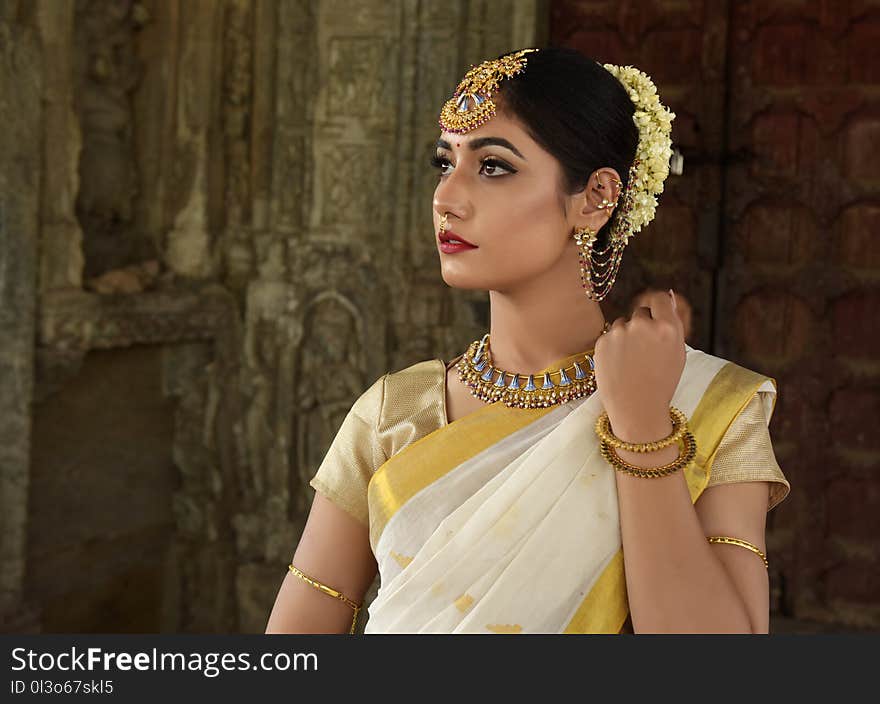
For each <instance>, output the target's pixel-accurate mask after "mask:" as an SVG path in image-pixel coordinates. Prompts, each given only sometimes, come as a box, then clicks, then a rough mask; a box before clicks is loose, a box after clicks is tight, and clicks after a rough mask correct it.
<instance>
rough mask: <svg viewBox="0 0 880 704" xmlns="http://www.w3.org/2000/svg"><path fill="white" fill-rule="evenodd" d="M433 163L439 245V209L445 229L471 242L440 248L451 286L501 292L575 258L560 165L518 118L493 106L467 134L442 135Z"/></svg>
mask: <svg viewBox="0 0 880 704" xmlns="http://www.w3.org/2000/svg"><path fill="white" fill-rule="evenodd" d="M432 161H433V164H434V166H435V167H437V168H438V171H439V174H440V176H439V182H438V184H437V188H436V189H435V191H434V201H433V216H434V238H435V242H436V244H437V246H438V249H439V239H438V234H439V232H440V216H441V215H442V214H443V213H448V219H447V224H446V231H447V234H449V233H450V231H451V233H454V234H455V235H459V236H460V238H464V239H465V240H466V241H467V242H470V243H472V244H474V245H476V248H475V249H466V250H464V251H459V252H454V253H446V252H443V251H440V267H441V273H442V276H443V280H444V281H445V282H446V283H447V284H448V285H449V286H453V287H456V288H464V289H484V290H494V291H502V292H503V291H506V290H510V289H511V288H513V287H515V286H518V285H521V284H523V283H527V282H528V281H530V280H532V279H534V278H536V277H539V276H541V275H542V274H546V273H548V272H551V271H552V270H553V269H554V268H555V267H554V265H555V264H557V263H559V262H560V260H561V259H562V258H563V257H570V258H571V261H573V262H576V261H577V251H576V249H575V244H574V240H573V239H572V237H571V233H572V227H573V226H572V224H571V223H569V222H568V221H567V218H566V214H565V213H564V212H563V196H561V194H560V193H559V187H558V183H559V181H560V173H561V168H560V166H559V163H558V162H557V161H556V159H555V158H554V157H553V156H551V155H550V154H549V153H548V152H546V151H545V150H544V149H543V148H541V147H540V146H538V144H537V143H536V142H535V141H534V140H532V138H531V137H529V135H528V134H527V133H526V131H525V129H524V128H523V127H522V126H521V125H520V124H519V122H518V121H517V120H515V119H514V118H512V117H509V116H507V115H505V114H503V112H502V111H501V110H500V109H499V110H498V112H497V114H496V115H495V116H494V117H492V119H490V120H489V121H488V122H486V123H484V124H482V125H480V127H478V128H477V129H474V130H472V131H470V132H468V133H467V134H463V135H459V134H453V133H451V132H445V131H444V132H441V133H440V139H439V140H438V142H437V148H436V153H435V158H434V159H433V160H432ZM569 204H570V205H573V204H575V200H572V201H571V203H569ZM568 212H569V213H571V212H572V211H571V209H569V211H568ZM453 236H454V235H453ZM569 283H570V284H571V285H577V283H578V281H577V280H575V281H572V282H569Z"/></svg>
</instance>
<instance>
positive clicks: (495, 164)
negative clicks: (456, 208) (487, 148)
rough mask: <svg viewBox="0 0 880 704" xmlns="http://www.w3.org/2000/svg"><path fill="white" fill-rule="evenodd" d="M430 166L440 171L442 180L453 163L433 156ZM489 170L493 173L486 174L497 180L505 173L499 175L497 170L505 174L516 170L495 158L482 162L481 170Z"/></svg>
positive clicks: (488, 158) (443, 157)
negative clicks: (446, 169) (447, 168)
mask: <svg viewBox="0 0 880 704" xmlns="http://www.w3.org/2000/svg"><path fill="white" fill-rule="evenodd" d="M430 164H431V166H432V167H434V168H435V169H439V170H440V178H443V177H444V176H446V175H447V173H446V172H445V171H444V169H445V168H446V167H447V166H451V165H452V163H451V162H450V161H449V159H447V158H446V157H445V156H441V155H440V154H432V155H431V160H430ZM484 168H489V169H492V171H491V172H485V173H486V175H487V176H489V177H490V178H497V177H498V176H504V173H498V172H497V169H499V168H500V169H502V170H503V171H504V172H506V173H508V174H515V173H516V170H515V169H513V168H511V167H510V166H508V165H507V164H505V163H504V162H503V161H500V160H499V159H495V158H493V157H486V158H485V159H483V160H482V161H481V162H480V169H481V171H482V169H484Z"/></svg>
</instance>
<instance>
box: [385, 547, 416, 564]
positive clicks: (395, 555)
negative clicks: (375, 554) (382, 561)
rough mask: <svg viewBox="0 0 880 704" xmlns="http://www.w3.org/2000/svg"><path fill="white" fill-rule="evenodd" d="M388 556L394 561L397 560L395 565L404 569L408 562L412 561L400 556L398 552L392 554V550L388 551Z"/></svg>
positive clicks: (409, 558)
mask: <svg viewBox="0 0 880 704" xmlns="http://www.w3.org/2000/svg"><path fill="white" fill-rule="evenodd" d="M389 554H390V555H391V557H393V558H394V559H395V560H397V564H398V565H400V566H401V568H403V567H406V566H407V565H408V564H409V563H410V562H412V561H413V559H412V558H411V557H407V556H406V555H401V554H400V553H399V552H394V550H390V551H389Z"/></svg>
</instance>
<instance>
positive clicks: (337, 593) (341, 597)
mask: <svg viewBox="0 0 880 704" xmlns="http://www.w3.org/2000/svg"><path fill="white" fill-rule="evenodd" d="M287 569H288V570H290V571H291V572H293V573H294V574H295V575H296V576H297V577H299V578H300V579H301V580H303V581H304V582H305V583H306V584H311V585H312V586H313V587H314V588H315V589H317V590H319V591H322V592H324V593H325V594H327V595H329V596H332V597H333V598H334V599H339V600H340V601H343V602H345V603H346V604H348V606H350V607H351V608H352V609H354V617H353V618H352V619H351V629H350V630H349V631H348V632H349V634H352V633H354V631H355V626H356V625H357V618H358V613H360V610H361V606H363V604H361V605H360V606H359V605H358V604H355V603H354V602H353V601H352V600H351V599H349V598H348V597H347V596H345V595H344V594H343V593H342V592H340V591H337V590H336V589H333V587H328V586H327V585H326V584H321V582H319V581H318V580H316V579H313V578H311V577H309V576H308V575H306V574H303V573H302V572H301V571H300V570H298V569H297V568H296V567H294V565H293V563H292V562H291V563H290V565H288V567H287Z"/></svg>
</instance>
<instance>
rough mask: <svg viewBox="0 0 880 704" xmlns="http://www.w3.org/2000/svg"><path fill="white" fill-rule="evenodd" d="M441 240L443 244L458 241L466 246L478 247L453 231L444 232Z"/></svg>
mask: <svg viewBox="0 0 880 704" xmlns="http://www.w3.org/2000/svg"><path fill="white" fill-rule="evenodd" d="M439 239H440V241H441V242H448V241H449V240H458V241H459V242H462V243H464V244H466V245H470V246H471V247H476V246H477V245H475V244H473V243H472V242H468V241H467V240H466V239H465V238H464V237H462V236H461V235H457V234H456V233H454V232H452V231H451V230H444V231H442V232H441V233H440V235H439Z"/></svg>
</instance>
